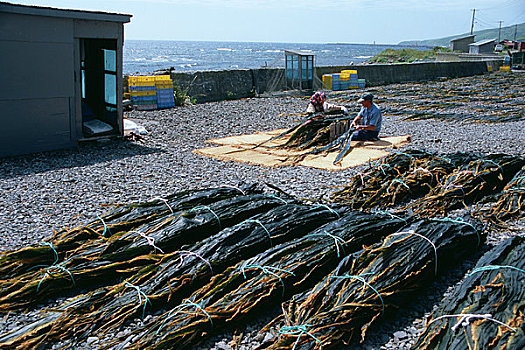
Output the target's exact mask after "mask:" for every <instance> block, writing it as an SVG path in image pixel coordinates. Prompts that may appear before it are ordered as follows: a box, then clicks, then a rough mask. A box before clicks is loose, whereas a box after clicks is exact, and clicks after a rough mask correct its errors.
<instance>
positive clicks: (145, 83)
mask: <svg viewBox="0 0 525 350" xmlns="http://www.w3.org/2000/svg"><path fill="white" fill-rule="evenodd" d="M128 85H129V86H155V82H151V81H130V82H129V83H128Z"/></svg>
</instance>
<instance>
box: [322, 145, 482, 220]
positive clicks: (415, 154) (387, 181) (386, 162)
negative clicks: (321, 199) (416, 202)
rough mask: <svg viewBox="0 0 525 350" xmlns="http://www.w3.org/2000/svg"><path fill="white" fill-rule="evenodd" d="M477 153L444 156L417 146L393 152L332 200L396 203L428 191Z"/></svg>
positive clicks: (364, 205)
mask: <svg viewBox="0 0 525 350" xmlns="http://www.w3.org/2000/svg"><path fill="white" fill-rule="evenodd" d="M474 157H475V156H474V155H471V154H465V153H456V154H451V155H448V156H445V157H441V156H438V155H433V154H430V153H427V152H425V151H417V150H410V151H406V152H397V153H393V154H391V155H388V156H385V157H383V158H381V159H379V160H378V161H377V162H376V163H375V164H374V165H370V166H369V167H368V169H366V170H364V171H363V172H361V173H359V174H358V175H356V176H354V177H353V179H352V181H351V182H350V184H348V185H346V186H344V187H343V188H342V189H341V190H339V191H336V192H334V193H332V195H331V201H332V202H336V203H341V204H344V205H349V206H350V207H351V208H353V209H360V210H362V209H371V208H377V207H384V206H394V205H397V204H399V203H402V202H403V201H407V200H410V199H415V198H419V197H421V196H424V195H426V194H427V193H429V192H430V190H432V189H433V188H434V187H436V186H437V185H438V184H439V182H440V181H441V180H442V179H443V178H444V177H445V176H446V175H448V174H450V173H452V171H453V170H454V169H455V167H456V164H457V163H458V162H463V161H465V159H468V160H470V159H473V158H474Z"/></svg>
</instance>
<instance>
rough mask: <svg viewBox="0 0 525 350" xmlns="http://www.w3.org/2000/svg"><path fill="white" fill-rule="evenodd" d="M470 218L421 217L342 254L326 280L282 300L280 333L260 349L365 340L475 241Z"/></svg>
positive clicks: (314, 347) (477, 236) (338, 343)
mask: <svg viewBox="0 0 525 350" xmlns="http://www.w3.org/2000/svg"><path fill="white" fill-rule="evenodd" d="M479 239H480V236H479V234H478V232H477V231H476V229H475V228H474V227H472V226H471V225H469V224H465V223H461V222H453V221H438V220H423V221H419V222H416V223H414V224H413V225H412V226H411V227H409V228H405V229H403V231H402V232H397V233H394V234H392V235H389V236H388V237H387V238H386V239H385V240H384V241H383V242H382V243H378V244H376V245H373V246H371V247H368V248H365V249H363V250H362V251H361V252H359V253H356V254H353V255H351V256H348V257H347V258H345V259H344V260H343V261H341V263H340V264H339V265H338V266H337V268H336V269H335V270H334V271H333V272H332V273H331V274H330V275H329V276H328V277H327V278H325V279H324V281H322V282H320V283H318V284H317V285H316V286H315V287H313V288H312V289H311V290H310V291H308V292H305V293H303V294H299V295H297V296H296V297H294V298H293V299H292V300H291V301H289V302H287V303H285V304H283V315H282V316H281V317H279V318H278V319H276V320H274V321H272V322H271V323H270V325H277V324H278V325H279V326H280V327H279V328H280V330H279V333H280V334H279V336H277V337H276V338H274V339H273V340H272V341H268V342H267V343H265V344H262V345H261V346H260V347H259V349H295V348H300V349H321V348H328V347H333V346H336V345H342V344H349V343H352V342H356V341H358V340H359V339H360V340H363V339H364V337H365V335H366V331H367V329H368V327H369V326H370V325H371V324H372V323H373V322H376V321H378V320H379V319H380V318H381V316H382V315H383V314H385V313H387V312H390V311H393V310H396V309H398V308H399V307H401V306H402V305H403V303H408V302H410V298H411V297H412V296H413V295H414V293H415V292H417V291H418V290H420V289H421V288H424V287H425V286H426V285H428V284H429V282H430V281H431V280H432V279H434V278H435V277H436V275H438V274H440V273H441V272H444V271H446V270H447V268H449V267H450V266H454V265H455V264H457V263H458V262H459V261H461V259H462V258H464V257H465V256H467V255H468V254H471V253H472V252H473V251H474V250H475V249H476V248H477V246H478V243H479V242H478V240H479Z"/></svg>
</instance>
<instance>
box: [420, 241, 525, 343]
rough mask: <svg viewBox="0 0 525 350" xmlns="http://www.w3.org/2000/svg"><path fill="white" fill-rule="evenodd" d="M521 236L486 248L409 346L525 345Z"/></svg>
mask: <svg viewBox="0 0 525 350" xmlns="http://www.w3.org/2000/svg"><path fill="white" fill-rule="evenodd" d="M524 283H525V239H524V238H523V237H514V238H511V239H508V240H506V241H505V242H503V243H502V244H500V245H498V246H496V247H495V248H493V249H492V250H490V251H489V252H487V253H486V254H485V255H484V256H483V257H482V258H481V259H480V260H479V261H478V264H477V265H476V267H475V268H474V269H473V270H472V271H471V272H470V273H469V274H468V276H467V278H466V279H465V280H464V281H463V282H462V283H461V284H459V285H458V286H456V288H455V289H454V290H453V292H452V293H451V294H450V295H449V296H447V297H446V298H445V299H443V300H442V302H441V304H440V305H441V306H440V307H439V309H438V310H437V311H435V312H434V313H433V314H432V315H431V316H430V317H429V318H428V319H427V322H426V328H425V330H424V332H423V334H422V335H421V336H420V337H419V339H418V340H417V342H416V344H414V346H413V349H418V350H430V349H433V350H439V349H441V350H460V349H472V350H485V349H507V350H511V349H523V348H525V321H524V310H525V288H523V285H524Z"/></svg>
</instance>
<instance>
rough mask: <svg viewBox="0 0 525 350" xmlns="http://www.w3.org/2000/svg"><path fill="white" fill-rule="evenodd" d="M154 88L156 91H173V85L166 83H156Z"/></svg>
mask: <svg viewBox="0 0 525 350" xmlns="http://www.w3.org/2000/svg"><path fill="white" fill-rule="evenodd" d="M155 87H156V88H157V89H173V83H172V82H168V83H164V82H162V83H159V82H157V83H155Z"/></svg>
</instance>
